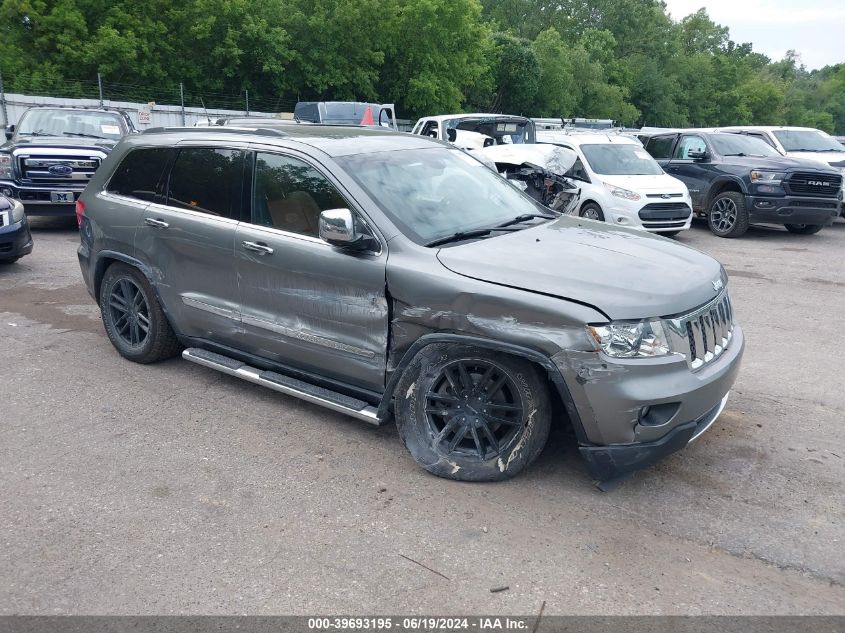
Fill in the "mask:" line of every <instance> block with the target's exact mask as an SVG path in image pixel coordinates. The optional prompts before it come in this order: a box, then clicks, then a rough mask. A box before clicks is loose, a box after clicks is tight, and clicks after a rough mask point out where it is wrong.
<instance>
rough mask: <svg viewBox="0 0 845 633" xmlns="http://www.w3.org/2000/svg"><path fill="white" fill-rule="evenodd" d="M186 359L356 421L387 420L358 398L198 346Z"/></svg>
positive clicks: (189, 349)
mask: <svg viewBox="0 0 845 633" xmlns="http://www.w3.org/2000/svg"><path fill="white" fill-rule="evenodd" d="M182 358H184V359H185V360H189V361H191V362H192V363H196V364H197V365H202V366H203V367H210V368H211V369H216V370H217V371H219V372H222V373H224V374H228V375H230V376H235V377H236V378H243V379H244V380H247V381H249V382H253V383H255V384H256V385H261V386H262V387H267V388H269V389H273V390H274V391H278V392H280V393H283V394H285V395H288V396H293V397H294V398H299V399H300V400H305V401H306V402H311V403H313V404H318V405H320V406H321V407H325V408H327V409H331V410H332V411H337V412H338V413H345V414H346V415H351V416H352V417H353V418H357V419H359V420H363V421H364V422H369V423H370V424H375V425H376V426H380V425H381V424H383V420H381V419H380V418H379V417H378V410H377V409H376V408H375V407H373V406H371V405H369V404H367V403H366V402H364V401H363V400H358V399H357V398H352V397H350V396H346V395H344V394H342V393H337V392H335V391H331V390H330V389H324V388H323V387H318V386H316V385H312V384H310V383H307V382H304V381H302V380H297V379H296V378H291V377H290V376H284V375H282V374H278V373H276V372H274V371H265V370H261V369H256V368H255V367H250V366H249V365H247V364H246V363H242V362H241V361H239V360H235V359H234V358H229V357H228V356H223V354H216V353H214V352H209V351H208V350H204V349H200V348H198V347H190V348H188V349H186V350H185V351H183V352H182Z"/></svg>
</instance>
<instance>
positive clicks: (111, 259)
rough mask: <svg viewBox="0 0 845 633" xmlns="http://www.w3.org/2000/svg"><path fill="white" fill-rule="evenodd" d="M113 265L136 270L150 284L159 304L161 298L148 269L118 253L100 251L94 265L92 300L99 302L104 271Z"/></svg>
mask: <svg viewBox="0 0 845 633" xmlns="http://www.w3.org/2000/svg"><path fill="white" fill-rule="evenodd" d="M114 263H122V264H127V265H129V266H132V267H133V268H137V269H138V270H139V271H140V272H141V274H143V275H144V277H146V278H147V281H148V282H150V285H151V286H152V287H153V291H155V293H156V298H157V299H158V300H159V303H160V304H161V297H159V296H158V289H157V288H156V285H155V283H153V279H152V276H151V274H150V270H149V268H148V267H147V266H144V264H143V262H141V261H140V260H137V259H135V258H134V257H130V256H129V255H126V254H124V253H120V252H118V251H100V252H99V253H97V261H96V263H95V264H94V299H95V300H96V301H97V303H99V301H100V289H101V288H102V285H103V277H105V275H106V270H108V268H109V266H111V265H112V264H114ZM161 305H162V308H164V304H161Z"/></svg>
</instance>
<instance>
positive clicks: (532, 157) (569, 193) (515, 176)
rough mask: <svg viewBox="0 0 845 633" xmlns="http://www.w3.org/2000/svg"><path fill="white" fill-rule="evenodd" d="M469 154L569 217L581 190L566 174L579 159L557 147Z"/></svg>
mask: <svg viewBox="0 0 845 633" xmlns="http://www.w3.org/2000/svg"><path fill="white" fill-rule="evenodd" d="M470 154H472V155H473V156H475V157H476V158H477V159H478V160H480V161H481V162H483V163H484V164H486V165H487V166H488V167H490V168H491V169H494V170H495V171H496V172H497V173H499V175H501V176H503V177H504V178H507V179H508V180H510V181H512V182H513V183H514V184H515V185H516V186H517V187H519V188H520V189H522V190H523V191H525V193H527V194H528V195H529V196H531V197H532V198H534V199H535V200H537V201H538V202H540V203H542V204H544V205H545V206H547V207H549V208H550V209H554V210H555V211H559V212H561V213H570V212H571V211H572V210H573V209H575V208H576V207H577V206H578V199H579V197H580V193H581V191H580V188H579V187H578V185H576V184H575V181H574V180H572V179H570V178H568V177H567V176H566V174H567V173H568V172H569V171H570V170H571V169H572V166H573V165H574V164H575V161H576V160H577V159H578V155H577V154H576V153H575V152H574V151H573V150H571V149H567V148H565V147H559V146H556V145H491V146H488V147H484V148H482V149H478V150H474V151H471V152H470Z"/></svg>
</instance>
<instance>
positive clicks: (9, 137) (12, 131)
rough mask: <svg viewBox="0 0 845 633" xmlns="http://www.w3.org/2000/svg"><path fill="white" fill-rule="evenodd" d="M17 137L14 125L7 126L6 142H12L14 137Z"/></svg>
mask: <svg viewBox="0 0 845 633" xmlns="http://www.w3.org/2000/svg"><path fill="white" fill-rule="evenodd" d="M14 135H15V126H14V125H7V126H6V140H7V141H11V140H12V137H13V136H14Z"/></svg>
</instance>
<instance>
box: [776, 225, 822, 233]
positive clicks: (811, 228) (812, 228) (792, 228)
mask: <svg viewBox="0 0 845 633" xmlns="http://www.w3.org/2000/svg"><path fill="white" fill-rule="evenodd" d="M784 226H785V227H786V230H787V231H789V232H790V233H795V234H796V235H813V234H814V233H818V232H819V231H821V230H822V229H823V228H824V227H823V226H822V225H821V224H784Z"/></svg>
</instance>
